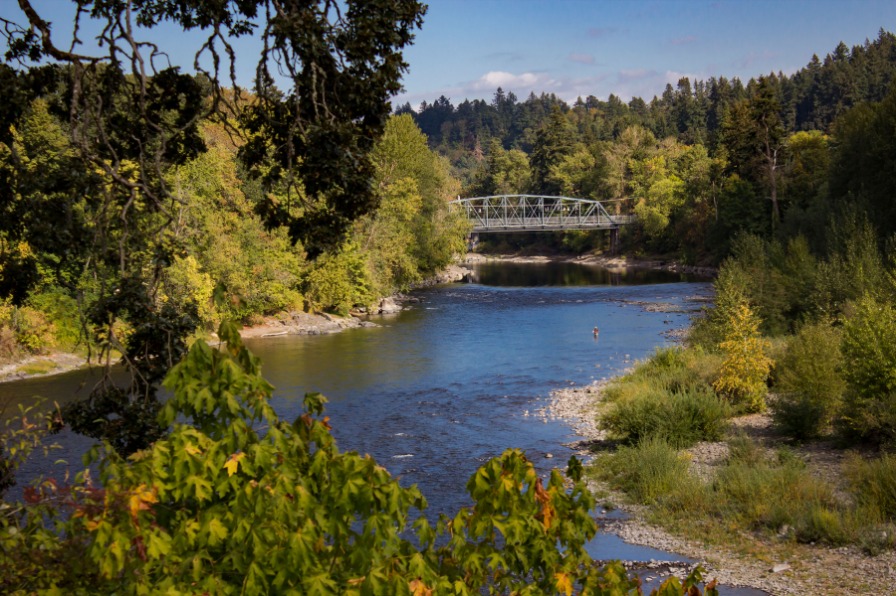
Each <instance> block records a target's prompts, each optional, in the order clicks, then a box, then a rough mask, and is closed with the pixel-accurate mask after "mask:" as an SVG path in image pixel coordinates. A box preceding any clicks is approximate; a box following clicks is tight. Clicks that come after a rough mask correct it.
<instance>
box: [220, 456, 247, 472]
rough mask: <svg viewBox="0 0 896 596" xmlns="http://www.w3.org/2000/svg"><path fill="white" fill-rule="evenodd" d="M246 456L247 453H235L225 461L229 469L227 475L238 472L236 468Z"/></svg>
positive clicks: (225, 465)
mask: <svg viewBox="0 0 896 596" xmlns="http://www.w3.org/2000/svg"><path fill="white" fill-rule="evenodd" d="M245 456H246V454H245V453H234V454H233V455H231V456H230V457H229V458H227V461H226V462H225V463H224V467H225V468H226V469H227V475H228V476H233V475H234V474H236V469H237V467H239V465H240V460H241V459H243V458H244V457H245Z"/></svg>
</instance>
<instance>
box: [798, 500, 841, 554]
mask: <svg viewBox="0 0 896 596" xmlns="http://www.w3.org/2000/svg"><path fill="white" fill-rule="evenodd" d="M849 521H850V520H849V518H848V516H844V515H843V512H842V511H838V510H835V509H831V508H830V507H826V506H824V505H812V506H810V507H809V509H808V511H807V512H805V514H804V515H802V516H800V517H799V518H798V519H797V521H796V526H795V532H796V538H797V540H799V541H800V542H821V543H824V544H830V545H834V546H837V545H841V544H846V543H848V542H850V541H851V540H852V537H853V534H852V528H851V527H850V524H849Z"/></svg>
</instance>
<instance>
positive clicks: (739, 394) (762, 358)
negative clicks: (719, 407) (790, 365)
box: [713, 302, 772, 412]
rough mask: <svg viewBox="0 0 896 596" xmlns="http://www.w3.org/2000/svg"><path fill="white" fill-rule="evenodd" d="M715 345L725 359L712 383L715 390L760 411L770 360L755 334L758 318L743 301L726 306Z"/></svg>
mask: <svg viewBox="0 0 896 596" xmlns="http://www.w3.org/2000/svg"><path fill="white" fill-rule="evenodd" d="M719 347H720V348H721V349H722V351H723V353H724V354H725V360H724V362H722V367H721V369H720V370H719V376H718V378H717V379H716V380H715V382H714V383H713V387H714V388H715V390H716V391H718V392H719V393H720V394H722V395H724V396H726V397H728V398H729V399H730V400H731V401H732V403H734V404H737V405H742V406H743V407H744V408H745V409H746V410H747V411H750V412H761V411H762V410H764V409H765V393H766V384H765V383H766V379H768V374H769V371H770V369H771V364H772V362H771V360H770V359H769V358H768V357H767V356H766V355H765V352H766V351H767V349H768V343H767V342H766V341H765V340H764V339H762V337H760V335H759V318H758V317H757V316H756V315H754V314H753V311H752V310H751V309H750V307H749V306H748V305H747V303H746V302H741V303H740V304H738V305H736V306H734V307H732V308H731V309H729V311H728V324H727V332H726V334H725V341H723V342H722V343H720V344H719Z"/></svg>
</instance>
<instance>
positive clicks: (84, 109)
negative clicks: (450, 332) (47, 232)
mask: <svg viewBox="0 0 896 596" xmlns="http://www.w3.org/2000/svg"><path fill="white" fill-rule="evenodd" d="M19 8H20V9H21V11H22V13H23V17H22V22H21V23H15V22H13V21H11V20H8V19H4V27H3V29H2V33H0V34H2V35H3V36H4V37H5V39H6V41H7V46H8V52H7V54H6V56H5V57H6V60H7V62H10V63H11V62H14V61H17V62H19V63H20V64H22V65H23V66H25V65H29V64H30V65H35V64H39V63H41V62H44V63H50V64H51V66H50V67H47V68H41V69H38V68H31V69H29V70H28V71H26V72H24V73H23V74H18V73H16V72H15V71H13V70H12V69H9V68H6V67H5V66H4V69H3V71H2V76H3V79H4V83H6V84H5V85H2V86H0V104H4V105H5V104H7V103H11V104H13V107H12V108H11V109H6V108H4V110H3V114H2V115H3V118H4V121H8V122H7V123H8V124H11V123H13V122H14V121H15V120H16V119H17V118H18V115H19V114H21V113H22V112H23V111H24V109H23V106H22V103H23V101H24V100H26V99H28V98H29V97H33V96H35V95H41V94H46V95H48V96H51V97H53V98H54V99H55V100H58V101H59V102H60V103H61V104H64V107H65V109H63V110H60V113H65V114H67V115H68V117H69V121H68V126H67V133H68V135H69V137H70V139H71V143H72V146H73V148H74V150H75V153H76V156H77V162H78V163H77V165H76V167H74V168H73V170H74V171H76V172H87V173H89V174H90V175H91V177H92V179H93V180H95V182H94V183H93V186H92V188H91V189H90V191H91V192H90V193H89V198H90V201H91V203H92V205H93V206H94V207H93V208H92V211H91V213H92V214H93V215H94V216H95V217H93V219H92V220H91V222H90V223H91V232H92V233H91V234H90V235H89V237H91V238H92V239H93V245H92V246H91V247H90V250H89V252H88V257H89V258H86V259H85V262H87V263H89V264H90V266H91V270H90V271H89V273H90V278H91V279H92V280H96V281H95V283H94V287H93V291H94V296H92V297H91V300H90V302H89V311H90V312H89V322H90V324H91V326H93V327H94V328H95V333H96V335H97V337H99V338H100V339H101V341H100V343H99V345H100V348H101V350H103V353H104V355H105V356H107V357H106V358H104V360H106V361H107V362H110V361H111V359H110V358H108V356H109V354H111V351H112V350H117V351H119V352H121V353H123V354H124V356H125V363H126V365H127V367H128V369H129V370H130V371H131V372H132V375H131V376H132V378H131V382H130V384H129V385H128V386H127V387H120V386H117V385H115V384H114V383H111V382H107V383H106V384H104V386H103V387H102V388H101V389H100V390H98V391H97V392H95V393H94V394H93V395H92V396H91V397H90V398H89V400H88V401H87V402H85V403H84V404H82V405H81V406H76V407H75V408H74V409H72V410H69V411H68V413H67V416H69V418H70V419H71V420H72V421H73V422H74V423H75V424H76V426H77V428H79V429H80V430H81V431H85V430H87V431H90V432H93V431H92V429H91V426H92V421H94V420H97V419H105V420H106V422H105V423H104V424H102V425H101V426H103V427H104V428H105V430H104V431H103V432H107V431H109V432H111V431H113V430H114V429H115V428H124V427H127V428H128V430H127V433H128V434H129V437H128V438H127V439H123V440H122V442H118V443H117V445H118V446H119V447H123V446H124V445H128V446H130V447H134V446H137V445H145V444H146V443H147V442H148V441H151V440H153V439H154V438H155V437H157V436H158V435H159V432H160V429H158V428H157V427H156V425H155V422H154V419H155V415H154V411H155V409H156V408H157V405H156V397H155V396H156V392H157V390H158V382H159V380H161V378H162V376H163V374H164V370H165V369H166V368H167V367H169V366H171V365H172V364H173V363H174V362H176V361H177V360H178V359H179V356H180V354H181V353H182V352H183V350H184V348H185V344H184V338H185V336H186V335H187V334H188V333H190V332H191V331H192V330H193V328H194V327H195V325H196V323H197V321H196V319H195V317H194V316H193V314H194V312H193V311H195V307H193V306H190V305H185V307H184V308H179V306H180V305H174V304H172V303H170V302H169V303H165V304H160V303H159V302H158V300H157V297H158V289H159V285H160V282H161V280H162V277H163V272H164V269H165V265H167V264H168V263H170V262H172V260H173V259H174V258H175V256H183V255H182V254H181V253H182V247H181V246H180V245H179V242H178V241H177V239H176V237H175V236H174V235H173V234H172V233H171V231H172V228H173V227H174V225H175V223H176V222H175V219H174V216H175V214H176V213H177V212H178V207H179V205H178V199H177V197H176V196H175V194H174V193H173V192H172V188H171V186H170V184H169V178H168V176H169V174H170V170H171V168H172V167H176V166H180V165H183V164H185V163H188V162H189V161H190V160H192V159H195V158H196V157H197V156H198V155H199V154H201V153H202V152H203V151H204V150H205V149H206V147H205V143H204V142H203V139H202V135H201V131H200V123H201V122H202V121H204V120H206V119H210V118H211V119H215V120H217V121H219V122H221V123H222V124H224V125H225V126H227V127H228V128H229V129H230V131H231V132H232V133H234V134H237V135H240V136H242V138H243V139H244V142H243V144H242V145H241V147H240V155H241V158H242V159H243V161H244V163H245V164H246V167H247V171H248V173H249V174H251V175H252V176H254V177H256V179H257V180H259V181H260V183H261V184H262V186H263V190H264V192H262V193H260V194H259V195H258V199H259V201H258V205H257V209H258V211H259V213H260V214H261V215H262V216H263V218H264V220H265V221H266V223H267V224H268V225H270V226H272V227H281V226H282V227H285V228H286V230H287V233H288V234H289V237H290V238H291V239H292V240H293V241H296V240H299V241H301V242H302V246H303V249H304V250H307V251H308V252H309V253H311V254H312V256H314V255H317V254H320V252H321V251H322V250H324V249H325V248H326V247H329V246H340V245H341V244H342V243H343V240H344V238H345V236H346V233H347V231H348V229H349V227H350V224H351V222H352V221H354V220H355V219H357V218H358V217H360V216H362V215H364V214H365V213H369V212H370V211H371V210H372V209H373V208H374V207H375V206H376V202H377V198H378V195H377V194H376V192H375V189H374V187H373V185H371V184H370V181H371V179H372V177H373V173H374V172H373V164H372V162H371V159H370V155H369V154H370V151H371V149H372V148H373V146H374V143H375V142H376V139H377V138H378V137H379V136H380V135H381V134H382V131H383V128H384V126H385V123H386V120H387V118H388V116H389V113H390V109H391V108H390V105H389V102H388V100H389V98H390V97H391V96H392V95H394V94H395V93H397V92H398V91H399V89H400V84H399V79H400V76H401V74H402V73H403V72H404V71H405V70H406V69H407V64H406V63H405V62H404V60H403V57H402V53H401V52H402V50H403V49H404V48H405V47H406V46H407V45H409V44H410V43H411V41H412V39H413V30H414V29H415V28H417V27H419V26H420V25H421V23H422V17H423V14H424V13H425V7H424V6H423V5H422V4H420V3H419V2H416V1H405V0H374V1H364V2H359V1H354V0H350V1H349V2H346V3H343V4H340V5H339V6H337V5H336V4H335V3H333V2H330V1H328V0H325V1H323V2H318V1H314V0H308V1H303V2H291V3H285V4H284V3H277V4H276V6H272V5H271V3H269V2H266V1H264V2H262V1H261V0H247V1H241V2H236V3H223V4H222V3H208V2H201V1H198V0H175V1H171V0H149V1H146V2H139V3H131V2H125V3H121V2H113V3H108V2H89V1H87V2H79V3H78V5H77V11H78V13H77V18H76V19H75V21H74V23H73V25H72V27H73V31H72V36H71V38H72V39H73V40H74V43H72V44H71V46H70V47H69V49H62V46H60V45H59V43H58V38H57V37H56V36H55V34H56V33H57V32H58V31H59V29H60V28H61V27H62V24H60V23H55V26H54V23H51V22H49V21H48V20H47V19H45V18H43V17H42V16H41V15H40V14H39V12H38V11H37V10H36V9H35V7H34V6H33V5H32V4H31V3H30V2H28V1H26V0H23V1H22V2H20V3H19ZM88 16H89V17H90V18H92V19H94V20H97V21H99V23H100V25H99V30H100V34H99V36H98V41H99V44H100V45H101V46H102V51H101V52H99V53H96V54H93V55H90V54H89V53H88V51H89V50H85V48H84V46H83V45H81V43H80V37H79V31H78V27H79V25H80V23H81V20H82V19H83V18H87V17H88ZM162 23H167V24H170V25H173V26H174V27H176V28H177V29H180V30H183V31H193V32H194V33H199V32H201V33H202V34H203V35H205V36H206V43H204V44H202V45H201V47H200V49H199V51H198V52H197V54H196V55H195V56H194V60H193V61H192V64H193V66H194V67H195V68H196V69H197V70H199V73H198V76H191V75H186V74H182V73H180V71H179V69H178V67H177V66H168V64H170V63H169V62H168V61H163V62H165V64H166V68H164V69H162V70H159V69H157V68H156V65H158V64H159V63H160V62H159V61H158V59H157V58H158V54H157V51H158V46H157V45H156V44H154V43H151V42H147V40H146V39H145V38H141V37H140V36H142V35H143V34H144V33H146V32H151V31H152V30H153V29H154V28H155V27H156V26H158V25H160V24H162ZM256 30H257V33H258V35H259V36H260V37H261V38H262V39H263V48H264V49H263V51H262V53H261V55H260V57H259V62H258V68H257V69H256V77H255V81H254V91H255V93H254V95H252V96H249V94H246V93H245V92H244V91H243V90H241V89H239V88H238V87H237V83H236V81H235V80H233V78H232V74H231V78H230V79H229V80H227V79H226V75H225V74H224V73H227V72H229V73H233V72H235V61H236V54H235V52H234V50H233V44H234V41H235V40H237V39H238V38H240V37H243V36H245V35H248V34H250V33H252V32H253V31H256ZM149 34H150V35H151V33H149ZM228 63H229V64H228ZM204 65H211V68H209V69H207V70H204V68H203V66H204ZM228 66H229V68H228ZM275 69H281V70H280V71H279V72H281V73H285V74H286V77H287V80H288V81H289V83H288V84H289V88H288V89H286V91H285V92H281V91H280V90H278V89H276V88H275V86H274V77H273V76H272V73H273V72H274V70H275ZM324 81H325V83H323V82H324ZM235 122H239V123H240V126H235V124H234V123H235ZM0 129H3V130H2V132H0V135H4V137H5V136H6V130H5V129H6V127H5V126H2V127H0ZM2 140H3V141H8V139H6V138H4V139H2ZM6 144H7V146H8V145H9V143H8V142H7V143H6ZM0 153H2V151H0ZM2 157H3V156H2V155H0V158H2ZM0 169H2V170H3V172H6V171H7V168H0ZM3 175H4V177H6V174H5V173H4V174H3ZM82 188H83V187H82ZM78 197H80V195H78ZM13 198H14V195H13V194H10V193H9V192H4V193H0V212H3V213H5V212H6V211H8V210H9V208H10V203H12V200H13ZM69 203H70V204H72V205H73V204H74V203H73V200H70V202H69ZM60 211H64V210H60ZM5 221H6V219H5V217H4V222H5ZM0 248H2V247H0ZM20 252H21V251H20ZM6 271H7V273H8V272H9V269H6ZM286 285H289V284H288V283H287V284H286ZM122 325H123V326H124V328H125V330H130V331H129V332H128V333H121V332H120V331H121V330H122ZM105 378H106V380H107V381H111V376H109V375H106V377H105ZM107 414H108V415H107ZM109 416H111V419H109ZM138 420H139V421H142V427H143V428H142V430H141V429H140V428H139V427H137V426H134V427H133V428H132V423H135V422H136V421H138ZM122 421H125V422H124V423H123V422H122ZM141 436H143V437H144V438H143V439H142V443H141V442H140V437H141Z"/></svg>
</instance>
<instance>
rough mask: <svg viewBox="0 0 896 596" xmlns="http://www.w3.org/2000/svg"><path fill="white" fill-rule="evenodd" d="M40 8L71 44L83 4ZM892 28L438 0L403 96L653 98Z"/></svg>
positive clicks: (799, 61) (412, 55)
mask: <svg viewBox="0 0 896 596" xmlns="http://www.w3.org/2000/svg"><path fill="white" fill-rule="evenodd" d="M33 4H34V5H35V6H36V8H37V9H38V11H39V12H40V14H41V15H42V16H43V17H44V18H45V19H47V20H50V21H56V26H54V29H53V30H54V36H57V35H58V38H59V40H60V41H59V42H57V43H58V44H59V45H60V46H66V45H67V43H66V40H65V38H66V31H68V30H70V26H71V25H70V24H71V18H72V17H71V15H72V14H73V9H72V3H71V2H70V1H69V0H33ZM0 15H2V16H3V17H6V18H12V19H14V20H19V19H20V13H19V12H18V8H17V6H16V4H15V3H14V2H13V0H0ZM881 27H883V28H884V29H886V30H888V31H896V0H886V1H885V0H713V1H710V0H629V1H626V0H590V1H589V0H554V1H552V2H548V1H547V0H433V1H432V2H431V4H430V7H429V11H428V13H427V15H426V17H425V21H424V24H423V28H422V30H420V31H418V32H417V36H416V40H415V43H414V46H413V47H411V48H410V49H408V50H407V51H406V54H405V55H406V59H407V61H408V63H409V64H410V71H409V72H408V73H407V74H406V75H405V78H404V86H405V91H404V92H403V93H402V94H400V95H399V96H398V97H396V98H395V102H394V103H395V104H396V105H398V104H400V103H404V102H405V101H407V102H410V103H411V105H412V106H413V107H415V108H416V107H417V106H419V104H420V102H421V101H424V100H425V101H427V102H431V101H432V100H434V99H436V98H438V97H439V96H440V95H445V96H446V97H448V98H450V99H451V100H452V102H453V103H455V105H456V104H458V103H460V102H461V101H463V100H464V99H466V98H469V99H473V98H482V99H490V98H491V97H492V96H493V94H494V92H495V90H496V89H497V88H498V87H499V86H500V87H502V88H503V89H504V91H505V92H506V91H513V92H514V93H515V94H516V95H517V96H518V97H519V98H520V99H524V98H525V97H526V96H528V95H529V93H530V92H533V91H534V92H535V93H541V92H548V93H555V94H557V95H558V96H559V97H561V98H562V99H565V100H567V101H574V100H575V98H576V97H579V96H581V97H587V96H588V95H594V96H596V97H598V98H600V99H606V98H607V96H608V95H609V94H611V93H614V94H616V95H618V96H620V97H622V98H623V99H625V100H628V99H630V98H631V97H633V96H639V97H643V98H644V99H646V100H649V99H651V98H652V97H653V96H654V95H658V94H660V93H662V91H663V88H664V87H665V85H666V83H671V84H672V85H673V86H674V85H675V84H676V83H677V81H678V79H679V78H680V77H682V76H688V77H690V78H691V80H695V79H704V80H705V79H707V78H709V77H710V76H726V77H740V78H741V79H742V80H748V79H749V78H751V77H755V76H758V75H761V74H767V73H769V72H771V71H775V72H778V71H783V72H784V73H785V74H790V73H792V72H794V71H796V70H798V69H799V68H801V67H803V66H805V65H806V63H807V62H808V61H809V59H810V58H811V57H812V54H813V53H816V54H818V55H819V57H820V58H824V55H825V54H827V53H829V52H831V51H832V50H833V49H834V47H835V46H836V45H837V43H838V42H840V41H843V42H845V43H846V44H847V45H848V46H850V47H851V46H853V45H856V44H862V43H864V42H865V40H866V39H872V40H873V39H875V38H876V37H877V34H878V31H879V29H880V28H881ZM69 36H70V33H69ZM153 36H154V39H156V40H157V41H158V43H159V45H160V46H161V47H162V48H163V49H164V50H165V51H166V52H167V53H168V54H169V55H170V56H171V59H172V62H175V63H180V64H183V65H184V66H185V67H188V66H189V65H190V64H191V63H192V54H193V52H195V49H196V45H197V43H198V42H197V41H196V37H195V36H191V35H188V34H184V33H182V32H179V31H176V30H174V29H173V28H170V27H168V28H164V27H163V28H161V30H159V31H155V32H154V33H153ZM82 37H83V38H85V39H86V38H87V37H88V35H87V34H85V35H83V36H82ZM69 38H70V37H69ZM237 51H238V53H239V55H240V60H239V63H238V70H239V73H238V75H239V80H238V82H239V83H240V84H242V85H250V80H249V77H250V76H251V74H252V72H253V69H254V61H256V60H257V59H258V53H259V46H258V44H257V43H253V41H252V40H243V41H240V42H238V44H237ZM185 70H190V69H189V68H185Z"/></svg>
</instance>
